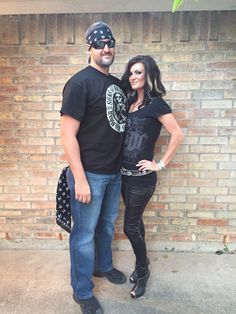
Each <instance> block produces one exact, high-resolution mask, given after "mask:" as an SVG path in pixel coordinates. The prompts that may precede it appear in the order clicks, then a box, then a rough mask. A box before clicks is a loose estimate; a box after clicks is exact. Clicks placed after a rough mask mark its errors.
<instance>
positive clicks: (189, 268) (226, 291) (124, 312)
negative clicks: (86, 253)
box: [0, 250, 236, 314]
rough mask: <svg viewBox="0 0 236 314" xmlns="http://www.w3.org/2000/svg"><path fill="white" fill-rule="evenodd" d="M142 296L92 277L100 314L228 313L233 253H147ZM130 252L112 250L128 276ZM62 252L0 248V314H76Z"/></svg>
mask: <svg viewBox="0 0 236 314" xmlns="http://www.w3.org/2000/svg"><path fill="white" fill-rule="evenodd" d="M148 255H149V258H150V260H151V264H150V271H151V277H150V280H149V281H148V285H147V290H146V294H145V296H143V297H141V298H140V299H137V300H133V299H131V298H130V296H129V291H130V290H131V288H132V285H131V284H130V283H129V282H128V281H127V282H126V283H125V284H123V285H120V286H117V285H114V284H112V283H110V282H108V281H107V280H106V279H105V278H96V279H94V282H95V289H94V292H95V295H96V296H97V297H98V299H99V301H100V303H101V305H102V306H103V308H104V312H105V314H155V313H158V314H162V313H174V314H178V313H180V314H200V313H208V314H209V313H212V314H213V313H214V314H221V313H222V314H223V313H225V314H226V313H227V314H234V313H236V255H230V254H224V255H216V254H202V253H168V252H150V253H149V254H148ZM133 264H134V257H133V254H132V252H129V251H119V252H114V265H115V266H117V267H118V268H119V269H121V270H123V271H124V272H125V274H126V275H127V276H128V275H129V274H130V273H131V272H132V270H133ZM69 280H70V279H69V254H68V251H52V250H43V251H39V250H35V251H32V250H30V251H29V250H28V251H27V250H19V251H18V250H1V251H0V313H1V314H10V313H11V314H13V313H14V314H76V313H78V314H79V313H81V312H80V308H79V306H78V305H77V304H76V303H75V302H74V301H73V299H72V297H71V294H72V291H71V288H70V284H69Z"/></svg>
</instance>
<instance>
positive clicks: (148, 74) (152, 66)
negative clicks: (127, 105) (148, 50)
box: [121, 55, 166, 105]
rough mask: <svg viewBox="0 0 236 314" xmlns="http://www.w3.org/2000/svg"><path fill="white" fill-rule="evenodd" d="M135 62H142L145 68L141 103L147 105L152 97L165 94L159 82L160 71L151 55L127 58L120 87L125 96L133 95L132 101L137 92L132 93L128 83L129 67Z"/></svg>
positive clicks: (135, 97)
mask: <svg viewBox="0 0 236 314" xmlns="http://www.w3.org/2000/svg"><path fill="white" fill-rule="evenodd" d="M136 63H142V64H143V65H144V69H145V85H144V100H143V104H142V105H147V104H148V103H149V102H150V100H151V98H153V97H156V96H159V97H163V96H165V94H166V90H165V87H164V86H163V84H162V82H161V72H160V70H159V68H158V66H157V64H156V62H155V60H154V59H153V58H152V57H151V56H142V55H138V56H136V57H134V58H132V59H130V60H129V62H128V63H127V65H126V69H125V72H124V74H123V75H122V77H121V82H122V87H123V89H124V91H125V93H126V94H127V96H128V97H132V96H134V97H132V102H133V101H135V100H136V99H137V93H134V91H133V90H132V88H131V86H130V83H129V77H130V69H131V67H132V66H133V65H134V64H136Z"/></svg>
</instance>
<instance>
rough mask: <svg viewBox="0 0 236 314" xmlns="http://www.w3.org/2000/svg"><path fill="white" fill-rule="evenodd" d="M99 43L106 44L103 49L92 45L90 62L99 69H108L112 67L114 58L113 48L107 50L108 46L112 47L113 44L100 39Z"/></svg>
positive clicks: (107, 40)
mask: <svg viewBox="0 0 236 314" xmlns="http://www.w3.org/2000/svg"><path fill="white" fill-rule="evenodd" d="M100 42H104V43H107V44H105V46H104V47H101V46H103V44H101V45H94V47H93V45H92V46H91V48H90V55H91V62H94V63H95V64H97V65H98V66H100V67H105V68H108V67H109V66H110V65H112V63H113V61H114V58H115V46H114V47H112V48H109V46H113V42H112V41H111V40H109V39H102V40H100Z"/></svg>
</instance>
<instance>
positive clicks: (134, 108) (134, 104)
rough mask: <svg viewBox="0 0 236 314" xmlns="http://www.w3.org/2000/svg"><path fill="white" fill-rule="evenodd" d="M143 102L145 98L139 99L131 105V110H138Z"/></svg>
mask: <svg viewBox="0 0 236 314" xmlns="http://www.w3.org/2000/svg"><path fill="white" fill-rule="evenodd" d="M142 102H143V99H137V101H136V102H135V103H133V104H132V105H131V106H130V112H134V111H137V110H138V109H139V106H140V105H141V104H142Z"/></svg>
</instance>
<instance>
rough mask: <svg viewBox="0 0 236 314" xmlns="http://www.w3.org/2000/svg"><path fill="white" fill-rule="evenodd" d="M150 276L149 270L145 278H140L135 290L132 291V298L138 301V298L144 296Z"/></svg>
mask: <svg viewBox="0 0 236 314" xmlns="http://www.w3.org/2000/svg"><path fill="white" fill-rule="evenodd" d="M149 276H150V271H149V270H148V272H147V274H146V275H145V276H144V277H142V278H138V280H137V282H136V284H135V285H134V287H133V289H132V290H131V291H130V295H131V297H132V298H134V299H136V298H140V297H141V296H142V295H144V292H145V288H146V284H147V281H148V278H149Z"/></svg>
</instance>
